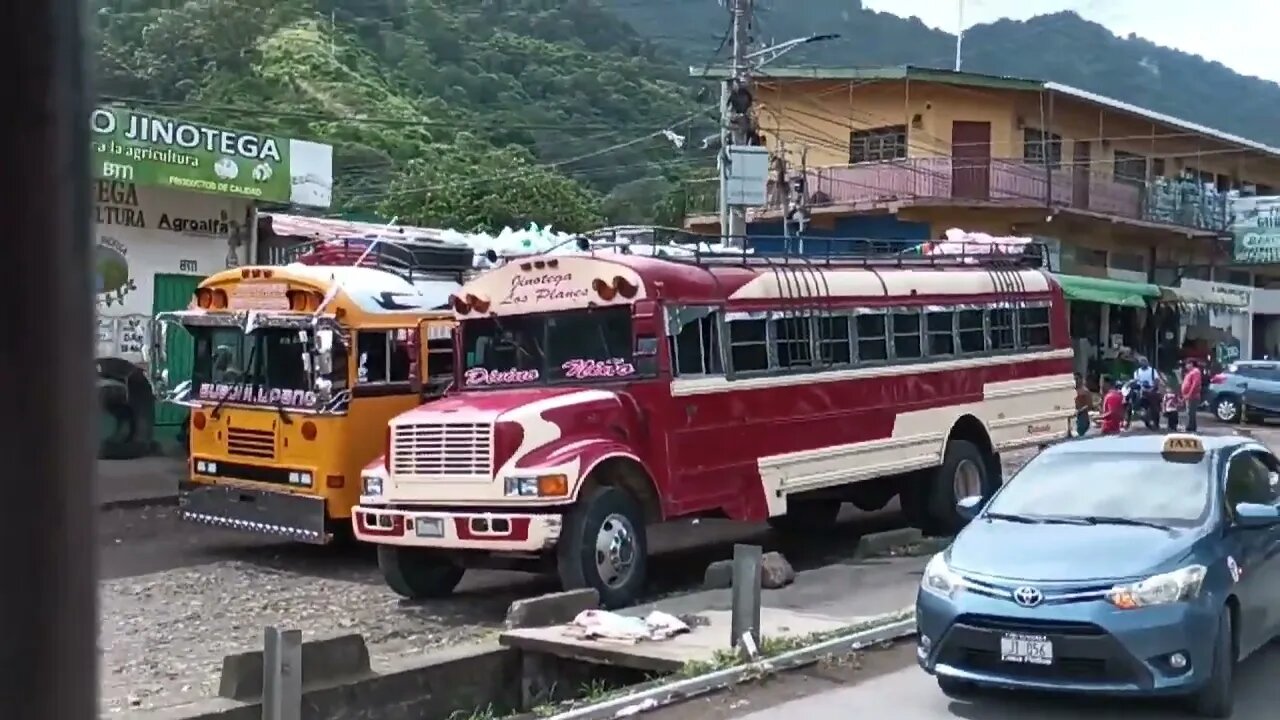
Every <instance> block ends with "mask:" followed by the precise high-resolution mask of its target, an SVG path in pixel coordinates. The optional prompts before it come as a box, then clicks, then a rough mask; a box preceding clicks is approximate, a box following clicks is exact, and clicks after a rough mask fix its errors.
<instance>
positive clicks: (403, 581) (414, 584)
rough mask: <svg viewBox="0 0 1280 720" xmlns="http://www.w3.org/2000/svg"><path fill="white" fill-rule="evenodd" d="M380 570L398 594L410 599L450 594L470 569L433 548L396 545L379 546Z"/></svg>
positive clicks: (429, 598)
mask: <svg viewBox="0 0 1280 720" xmlns="http://www.w3.org/2000/svg"><path fill="white" fill-rule="evenodd" d="M378 569H379V570H381V571H382V577H383V579H385V580H386V581H387V585H388V586H389V587H390V588H391V589H392V590H393V591H395V593H396V594H397V595H399V596H401V597H404V598H408V599H410V600H431V599H436V598H443V597H448V596H450V595H452V594H453V590H454V588H456V587H458V583H459V582H461V581H462V576H463V574H464V573H466V568H464V567H462V566H461V565H458V564H457V563H454V562H452V561H450V560H449V559H448V558H446V557H442V556H441V555H438V554H436V553H434V552H432V551H430V550H424V549H421V548H406V547H396V546H394V545H379V546H378Z"/></svg>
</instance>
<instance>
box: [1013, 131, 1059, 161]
mask: <svg viewBox="0 0 1280 720" xmlns="http://www.w3.org/2000/svg"><path fill="white" fill-rule="evenodd" d="M1022 157H1023V159H1024V160H1026V161H1027V162H1029V163H1033V164H1035V165H1044V164H1045V162H1046V161H1047V162H1048V163H1049V164H1050V166H1052V167H1054V168H1057V167H1059V166H1060V165H1062V136H1061V135H1059V134H1057V133H1051V132H1045V131H1044V130H1041V129H1040V128H1023V129H1022Z"/></svg>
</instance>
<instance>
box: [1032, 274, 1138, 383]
mask: <svg viewBox="0 0 1280 720" xmlns="http://www.w3.org/2000/svg"><path fill="white" fill-rule="evenodd" d="M1054 277H1055V279H1057V281H1058V284H1059V285H1061V286H1062V294H1063V296H1065V297H1066V299H1067V306H1068V311H1069V328H1070V331H1071V346H1072V349H1073V350H1074V352H1075V360H1074V362H1075V372H1076V373H1077V374H1079V375H1081V376H1082V377H1084V378H1085V379H1086V381H1087V382H1088V384H1089V385H1090V386H1091V387H1096V386H1097V383H1098V380H1099V378H1100V377H1101V376H1102V375H1108V376H1112V377H1127V376H1128V375H1130V374H1132V372H1133V368H1134V367H1135V366H1136V364H1137V359H1138V357H1140V356H1143V355H1146V356H1149V357H1150V356H1153V355H1154V354H1155V353H1154V350H1155V343H1154V341H1153V338H1154V327H1153V326H1151V322H1152V320H1153V318H1154V317H1155V316H1154V315H1153V313H1152V307H1153V306H1154V304H1155V303H1156V302H1157V301H1158V300H1159V298H1160V288H1159V287H1157V286H1155V285H1151V284H1148V283H1140V282H1132V281H1128V280H1114V279H1110V278H1096V277H1087V276H1084V275H1064V274H1058V275H1055V276H1054Z"/></svg>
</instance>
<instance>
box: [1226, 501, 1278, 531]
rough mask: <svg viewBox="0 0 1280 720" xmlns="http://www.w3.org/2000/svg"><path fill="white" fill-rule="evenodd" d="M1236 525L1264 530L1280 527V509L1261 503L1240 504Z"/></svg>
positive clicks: (1237, 506)
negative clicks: (1275, 526)
mask: <svg viewBox="0 0 1280 720" xmlns="http://www.w3.org/2000/svg"><path fill="white" fill-rule="evenodd" d="M1236 525H1238V526H1240V527H1243V528H1264V527H1271V526H1272V525H1280V508H1277V507H1276V506H1275V505H1263V504H1261V503H1238V504H1237V505H1236Z"/></svg>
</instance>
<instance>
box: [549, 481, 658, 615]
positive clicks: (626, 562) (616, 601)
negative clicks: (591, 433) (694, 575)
mask: <svg viewBox="0 0 1280 720" xmlns="http://www.w3.org/2000/svg"><path fill="white" fill-rule="evenodd" d="M648 567H649V539H648V535H647V534H646V528H645V519H644V511H643V510H642V509H641V507H640V504H639V503H638V502H636V500H635V499H634V498H633V497H631V495H630V494H629V493H627V492H626V491H625V490H621V489H619V488H616V487H610V486H599V487H594V488H590V489H588V490H584V491H583V493H582V495H581V496H580V497H579V498H578V502H577V504H575V505H574V506H573V509H572V510H570V511H569V513H568V514H567V515H565V518H564V529H563V531H562V532H561V534H560V541H559V543H557V544H556V570H557V574H558V575H559V576H560V583H561V585H563V586H564V589H565V590H577V589H580V588H595V589H596V592H598V593H599V594H600V606H601V607H603V608H605V609H614V608H620V607H626V606H627V605H630V604H632V603H634V602H635V601H636V600H638V599H639V598H640V596H641V594H642V593H643V592H644V586H645V581H646V579H647V577H646V576H647V573H648Z"/></svg>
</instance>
